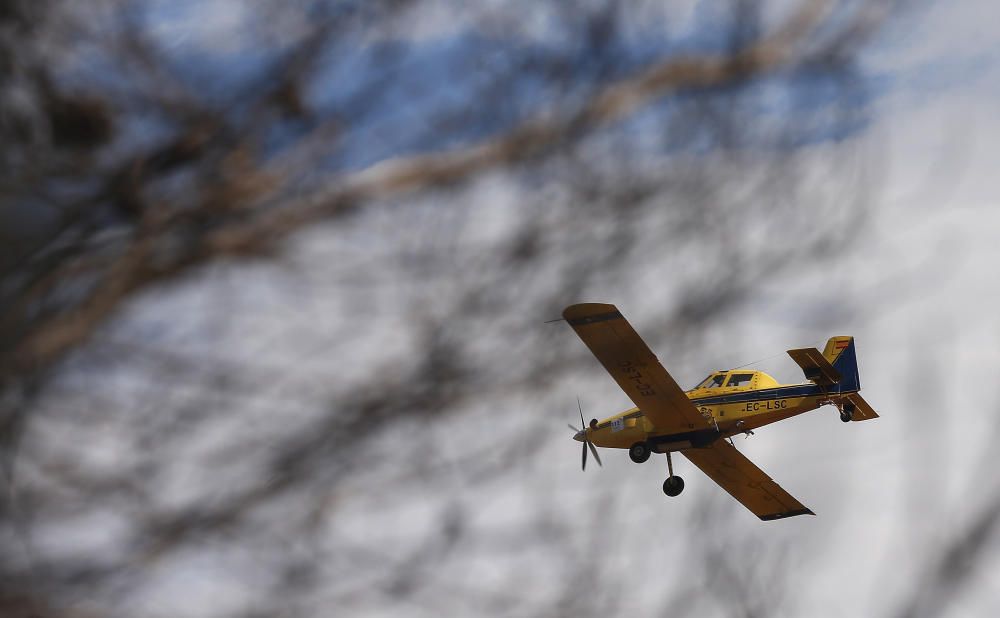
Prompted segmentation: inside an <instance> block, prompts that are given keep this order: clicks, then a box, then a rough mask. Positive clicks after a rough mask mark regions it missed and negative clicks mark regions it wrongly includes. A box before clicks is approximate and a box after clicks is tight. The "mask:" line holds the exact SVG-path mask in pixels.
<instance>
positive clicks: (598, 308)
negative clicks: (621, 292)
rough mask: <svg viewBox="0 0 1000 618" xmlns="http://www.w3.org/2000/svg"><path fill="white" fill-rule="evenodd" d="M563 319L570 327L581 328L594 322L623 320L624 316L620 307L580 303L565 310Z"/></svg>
mask: <svg viewBox="0 0 1000 618" xmlns="http://www.w3.org/2000/svg"><path fill="white" fill-rule="evenodd" d="M562 315H563V319H564V320H566V321H567V322H569V324H570V326H581V325H583V324H591V323H593V322H603V321H605V320H613V319H617V318H621V317H622V314H621V312H620V311H619V310H618V307H615V306H614V305H609V304H606V303H579V304H576V305H570V306H569V307H566V308H565V309H563V313H562Z"/></svg>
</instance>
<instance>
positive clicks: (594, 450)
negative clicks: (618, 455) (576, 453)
mask: <svg viewBox="0 0 1000 618" xmlns="http://www.w3.org/2000/svg"><path fill="white" fill-rule="evenodd" d="M587 446H589V447H590V452H591V453H593V454H594V459H596V460H597V465H599V466H601V467H602V468H603V467H604V464H602V463H601V456H600V455H598V454H597V449H596V448H594V443H593V442H591V441H590V440H587ZM584 455H586V453H584Z"/></svg>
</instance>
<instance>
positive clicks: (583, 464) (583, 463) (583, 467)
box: [580, 443, 589, 471]
mask: <svg viewBox="0 0 1000 618" xmlns="http://www.w3.org/2000/svg"><path fill="white" fill-rule="evenodd" d="M587 444H589V443H584V444H581V445H580V446H582V447H583V451H582V455H581V456H582V458H583V459H582V461H580V469H581V470H583V471H586V470H587Z"/></svg>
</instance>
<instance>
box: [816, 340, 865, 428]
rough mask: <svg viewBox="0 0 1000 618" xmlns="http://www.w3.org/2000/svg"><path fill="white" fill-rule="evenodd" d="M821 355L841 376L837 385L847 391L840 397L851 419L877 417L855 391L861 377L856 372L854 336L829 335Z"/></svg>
mask: <svg viewBox="0 0 1000 618" xmlns="http://www.w3.org/2000/svg"><path fill="white" fill-rule="evenodd" d="M823 356H824V357H825V358H826V359H827V360H828V361H830V364H831V365H833V366H834V368H835V369H837V371H839V372H840V374H841V375H842V376H843V378H842V379H841V381H840V384H839V387H840V389H841V390H844V391H855V392H848V394H847V395H844V396H843V397H842V398H840V401H841V403H842V404H843V405H844V408H845V409H850V410H851V420H855V421H867V420H869V419H872V418H878V413H877V412H875V410H874V409H873V408H872V407H871V406H870V405H869V404H868V402H867V401H865V399H864V397H862V396H861V393H858V392H856V391H858V390H860V389H861V378H860V377H859V374H858V356H857V353H856V352H855V350H854V337H831V338H830V340H829V341H827V342H826V348H825V349H824V350H823Z"/></svg>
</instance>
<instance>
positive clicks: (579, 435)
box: [566, 397, 604, 470]
mask: <svg viewBox="0 0 1000 618" xmlns="http://www.w3.org/2000/svg"><path fill="white" fill-rule="evenodd" d="M576 407H577V409H578V410H579V411H580V424H581V425H583V429H577V428H576V427H574V426H572V425H570V424H567V425H566V426H567V427H569V428H570V429H572V430H573V431H575V432H576V435H575V436H573V438H574V439H577V440H580V441H581V442H583V444H582V445H581V446H582V447H583V449H582V450H581V452H580V469H582V470H586V469H587V449H588V448H589V449H590V452H591V453H593V454H594V459H596V460H597V465H599V466H601V467H603V466H604V464H602V463H601V456H600V455H598V454H597V449H596V448H594V443H593V442H591V441H590V440H589V439H588V438H587V423H586V422H584V420H583V406H582V405H580V398H579V397H577V398H576Z"/></svg>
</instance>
